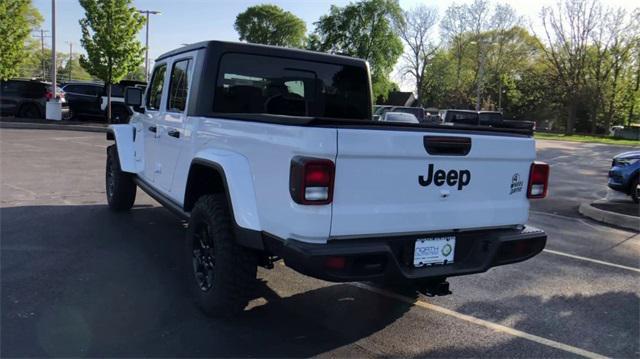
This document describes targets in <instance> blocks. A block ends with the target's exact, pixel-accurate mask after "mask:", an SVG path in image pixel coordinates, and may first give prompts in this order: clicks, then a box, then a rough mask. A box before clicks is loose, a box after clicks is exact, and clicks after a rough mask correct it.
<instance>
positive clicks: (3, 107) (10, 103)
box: [0, 80, 23, 115]
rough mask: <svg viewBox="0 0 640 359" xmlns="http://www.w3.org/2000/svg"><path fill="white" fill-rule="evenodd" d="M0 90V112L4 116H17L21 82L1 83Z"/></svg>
mask: <svg viewBox="0 0 640 359" xmlns="http://www.w3.org/2000/svg"><path fill="white" fill-rule="evenodd" d="M1 86H2V88H0V111H1V112H2V113H6V114H12V115H17V113H18V104H19V98H20V91H21V90H20V87H23V86H22V85H21V82H17V81H11V80H9V81H3V82H2V83H1Z"/></svg>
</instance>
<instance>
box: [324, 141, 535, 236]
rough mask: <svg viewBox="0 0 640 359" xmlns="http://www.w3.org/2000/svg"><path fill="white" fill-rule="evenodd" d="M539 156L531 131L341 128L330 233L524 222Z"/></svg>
mask: <svg viewBox="0 0 640 359" xmlns="http://www.w3.org/2000/svg"><path fill="white" fill-rule="evenodd" d="M466 142H469V145H470V147H469V148H467V150H468V153H467V154H464V151H463V152H460V150H461V149H462V150H464V147H465V145H464V144H465V143H466ZM450 145H451V146H450ZM427 147H429V152H431V153H428V151H427ZM534 159H535V142H534V140H533V138H530V137H526V136H518V135H500V134H482V133H479V134H478V133H465V132H460V133H433V132H431V133H430V132H427V131H411V130H409V131H407V130H392V129H390V130H386V129H385V130H382V129H377V130H369V129H350V128H346V129H345V128H341V129H338V154H337V158H336V172H335V187H334V197H333V214H332V222H331V223H332V226H331V236H332V237H334V238H335V237H340V236H354V235H357V236H364V235H371V236H375V235H382V234H391V233H413V232H419V233H424V232H433V231H450V230H458V229H460V230H464V229H472V228H473V229H478V228H489V227H499V226H505V225H514V224H524V223H526V221H527V218H528V211H529V202H528V200H527V196H526V192H527V182H528V176H529V170H530V166H531V163H532V162H533V161H534Z"/></svg>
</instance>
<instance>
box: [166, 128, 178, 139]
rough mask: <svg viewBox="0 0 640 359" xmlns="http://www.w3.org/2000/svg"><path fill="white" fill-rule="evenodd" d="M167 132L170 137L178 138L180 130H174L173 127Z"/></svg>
mask: <svg viewBox="0 0 640 359" xmlns="http://www.w3.org/2000/svg"><path fill="white" fill-rule="evenodd" d="M167 134H168V135H169V136H171V137H175V138H180V131H178V130H176V129H175V128H172V129H170V130H169V132H167Z"/></svg>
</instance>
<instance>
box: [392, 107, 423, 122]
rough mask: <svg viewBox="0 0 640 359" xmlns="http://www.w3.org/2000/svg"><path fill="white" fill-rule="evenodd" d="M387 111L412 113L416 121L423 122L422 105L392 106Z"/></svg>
mask: <svg viewBox="0 0 640 359" xmlns="http://www.w3.org/2000/svg"><path fill="white" fill-rule="evenodd" d="M388 112H404V113H410V114H412V115H413V116H414V117H415V118H416V119H417V120H418V122H425V121H426V119H425V111H424V108H422V107H408V106H394V107H392V108H391V109H389V110H388Z"/></svg>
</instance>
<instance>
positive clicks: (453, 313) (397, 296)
mask: <svg viewBox="0 0 640 359" xmlns="http://www.w3.org/2000/svg"><path fill="white" fill-rule="evenodd" d="M350 284H351V285H353V286H355V287H358V288H360V289H364V290H367V291H370V292H373V293H376V294H379V295H382V296H385V297H387V298H391V299H395V300H398V301H401V302H404V303H407V304H410V305H413V306H416V307H420V308H423V309H427V310H431V311H434V312H437V313H440V314H444V315H448V316H450V317H454V318H456V319H460V320H464V321H465V322H468V323H473V324H476V325H479V326H482V327H485V328H488V329H491V330H494V331H496V332H500V333H504V334H508V335H512V336H514V337H518V338H522V339H526V340H529V341H532V342H535V343H538V344H542V345H545V346H547V347H550V348H554V349H558V350H562V351H565V352H567V353H572V354H576V355H580V356H583V357H585V358H606V357H605V356H603V355H600V354H597V353H594V352H590V351H588V350H584V349H580V348H577V347H574V346H571V345H569V344H564V343H561V342H557V341H555V340H551V339H547V338H543V337H539V336H537V335H533V334H529V333H526V332H523V331H521V330H517V329H513V328H510V327H507V326H504V325H500V324H496V323H493V322H489V321H486V320H483V319H479V318H476V317H472V316H470V315H466V314H462V313H458V312H456V311H454V310H451V309H447V308H444V307H441V306H439V305H435V304H431V303H427V302H424V301H421V300H416V299H412V298H409V297H405V296H403V295H400V294H397V293H393V292H390V291H388V290H385V289H381V288H376V287H372V286H369V285H367V284H363V283H350Z"/></svg>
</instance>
